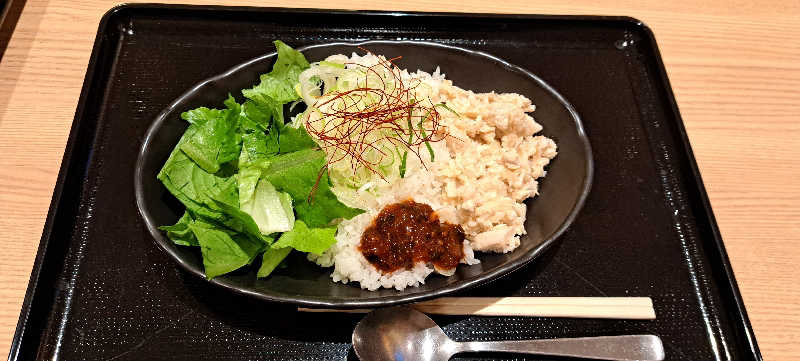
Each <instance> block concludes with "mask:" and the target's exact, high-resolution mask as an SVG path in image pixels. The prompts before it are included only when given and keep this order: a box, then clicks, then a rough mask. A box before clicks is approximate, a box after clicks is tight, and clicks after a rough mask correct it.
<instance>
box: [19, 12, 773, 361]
mask: <svg viewBox="0 0 800 361" xmlns="http://www.w3.org/2000/svg"><path fill="white" fill-rule="evenodd" d="M148 9H151V10H167V11H170V10H171V11H176V10H189V11H198V12H200V11H206V12H213V11H233V12H277V13H290V12H291V13H310V14H311V13H328V14H333V15H335V14H350V15H353V14H356V15H366V16H369V15H383V16H386V15H393V16H411V17H431V16H434V17H436V16H441V17H469V18H509V19H523V20H570V21H600V22H603V21H605V22H616V23H623V24H625V23H627V24H628V25H630V26H633V27H636V28H638V29H639V30H640V31H641V32H642V33H643V34H644V35H645V36H646V37H647V41H648V42H649V44H650V51H652V53H653V55H654V59H653V60H654V61H655V65H656V69H655V70H656V71H657V72H658V76H659V78H660V80H661V81H662V82H663V83H664V91H665V92H666V95H667V101H668V103H669V111H671V113H672V116H673V118H674V120H675V125H676V126H677V130H678V133H680V138H681V144H682V145H683V147H684V150H685V151H686V156H687V159H688V162H689V167H690V169H691V172H692V175H693V176H694V181H695V185H696V187H697V191H698V192H699V195H700V198H701V199H700V202H701V204H702V205H703V215H704V216H705V217H706V219H707V220H708V225H709V228H710V230H711V233H712V236H713V238H714V242H713V246H714V251H716V252H717V254H718V256H719V258H720V260H719V261H720V266H721V268H722V271H723V274H722V275H720V276H721V277H720V278H722V280H721V281H725V282H724V285H722V286H725V287H720V289H719V291H720V293H722V294H723V296H726V295H725V293H728V294H727V296H729V297H731V299H732V301H733V306H734V310H733V311H735V315H734V316H735V317H732V318H734V323H735V326H736V328H739V329H740V330H741V331H742V332H743V337H744V341H745V342H746V345H744V346H746V347H747V350H744V351H745V352H747V353H748V355H747V356H752V359H753V360H756V361H762V360H763V358H762V355H761V352H760V350H759V347H758V343H757V341H756V338H755V334H754V332H753V328H752V325H751V323H750V320H749V317H748V316H747V311H746V309H745V306H744V301H743V300H742V296H741V293H740V291H739V287H738V284H737V283H736V278H735V276H734V273H733V269H732V267H731V264H730V259H729V258H728V254H727V252H726V250H725V246H724V244H723V241H722V235H721V233H720V230H719V227H718V225H717V221H716V218H715V217H714V214H713V211H712V207H711V202H710V199H709V197H708V193H707V192H706V188H705V185H704V183H703V180H702V177H701V174H700V169H699V167H698V165H697V161H696V159H695V157H694V152H693V151H692V147H691V144H690V142H689V137H688V134H687V132H686V128H685V125H684V122H683V117H681V115H680V111H679V109H678V104H677V101H676V99H675V95H674V92H673V90H672V85H671V83H670V81H669V77H668V76H667V72H666V68H665V65H664V62H663V60H662V57H661V52H660V51H659V48H658V45H657V43H656V38H655V34H654V33H653V30H652V28H650V27H649V26H648V25H646V24H645V23H644V22H642V21H641V20H639V19H637V18H634V17H630V16H614V15H611V16H609V15H557V14H554V15H543V14H498V13H459V12H416V11H385V10H348V9H319V8H282V7H255V6H223V5H183V4H158V3H139V4H130V3H122V4H119V5H116V6H114V7H112V8H110V9H109V10H108V11H106V13H105V14H104V15H103V16H102V18H101V19H100V22H99V24H98V29H97V34H96V35H95V41H94V43H93V45H92V52H91V55H90V58H89V62H88V64H87V67H86V75H85V76H84V81H83V85H82V87H81V92H80V97H79V98H78V103H77V107H76V110H75V115H74V117H73V121H72V125H71V127H70V133H69V136H68V138H67V143H66V145H65V147H64V155H63V156H62V159H61V165H60V167H59V172H58V177H57V178H56V183H55V186H54V189H53V196H52V198H51V201H50V205H49V207H48V212H47V217H46V218H45V223H44V226H43V228H42V236H41V239H40V241H39V247H38V249H37V252H36V257H35V258H34V264H33V267H32V270H31V275H30V278H29V281H28V287H27V289H26V291H25V296H24V298H23V302H22V306H21V309H20V316H19V319H18V322H17V326H16V329H15V332H14V336H13V338H12V340H11V348H10V350H9V353H8V360H9V361H16V360H20V358H19V357H20V351H21V349H22V345H23V341H24V340H23V336H24V333H25V330H26V329H27V326H28V320H29V319H30V316H31V307H32V304H33V300H34V296H35V293H36V290H37V288H38V283H39V280H40V277H41V270H42V265H43V261H44V258H45V255H46V252H47V248H48V245H49V240H50V236H51V233H52V228H53V224H54V222H55V216H56V211H57V209H58V206H59V205H60V201H61V198H62V194H63V190H64V184H65V183H66V182H65V180H66V178H67V175H68V173H69V170H70V169H69V168H70V165H71V164H72V160H73V157H72V153H73V150H74V148H75V146H76V143H77V135H78V129H79V128H80V125H81V124H82V123H83V122H85V120H83V118H84V113H85V112H86V111H87V108H86V106H87V105H86V104H87V102H88V93H89V91H90V89H91V88H92V86H93V84H95V83H96V81H97V80H98V79H99V78H98V77H99V76H101V74H98V73H97V72H96V65H97V63H98V61H99V58H100V55H101V54H100V52H101V50H103V49H102V45H103V40H104V36H105V32H106V30H107V27H108V24H109V22H110V21H111V20H112V19H113V18H114V17H116V16H122V15H124V12H126V11H137V10H139V11H141V10H148ZM734 336H736V335H734Z"/></svg>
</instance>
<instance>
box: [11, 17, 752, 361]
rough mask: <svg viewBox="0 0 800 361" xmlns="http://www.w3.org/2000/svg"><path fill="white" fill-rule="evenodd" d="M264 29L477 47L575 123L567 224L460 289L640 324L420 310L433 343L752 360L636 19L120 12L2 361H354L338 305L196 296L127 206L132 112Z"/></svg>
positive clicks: (198, 284)
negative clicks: (634, 345) (580, 305)
mask: <svg viewBox="0 0 800 361" xmlns="http://www.w3.org/2000/svg"><path fill="white" fill-rule="evenodd" d="M276 38H280V39H283V40H285V41H287V42H288V43H290V44H293V45H305V44H314V43H320V42H330V41H362V40H369V39H397V38H402V39H410V40H426V41H435V42H439V43H444V44H452V45H458V46H462V47H467V48H471V49H478V50H482V51H486V52H488V53H491V54H494V55H497V56H499V57H501V58H503V59H506V60H508V61H509V62H511V63H513V64H517V65H520V66H522V67H524V68H526V69H528V70H530V71H531V72H533V73H535V74H537V75H539V76H541V77H542V78H543V79H544V80H545V81H546V82H547V83H549V84H551V85H552V86H553V87H554V88H556V89H558V90H559V92H561V93H562V94H563V95H564V96H565V98H567V99H569V100H570V102H571V103H572V104H573V105H574V106H575V108H576V110H577V111H578V113H579V114H581V117H582V119H583V122H584V126H585V129H586V132H587V134H588V135H589V138H590V140H591V142H592V148H593V151H594V160H595V171H596V172H595V178H594V179H595V181H594V183H593V186H592V192H591V194H590V195H589V198H588V199H587V202H586V205H585V206H584V209H583V211H582V212H581V213H580V216H579V217H578V218H577V219H576V220H575V222H574V223H573V225H572V227H570V229H569V230H568V231H567V232H565V233H564V235H563V236H562V237H561V238H560V240H559V241H558V242H557V243H556V244H554V246H553V247H551V248H550V249H548V250H547V251H546V252H545V253H544V254H542V255H541V256H540V257H539V258H537V259H536V261H535V262H532V263H531V264H529V265H528V266H525V267H523V268H522V269H520V270H518V271H517V272H514V273H512V274H510V275H508V276H506V277H503V278H501V279H499V280H497V281H494V282H491V283H489V284H487V285H485V286H481V287H478V288H475V289H473V290H470V291H469V292H465V293H460V294H463V295H470V296H505V295H518V296H543V295H546V296H603V295H606V296H650V297H652V298H653V301H654V304H655V308H656V314H657V317H658V318H657V319H656V320H654V321H618V320H567V319H550V318H519V317H439V318H436V321H437V322H438V323H439V324H440V325H442V326H443V328H444V330H445V333H447V334H448V335H449V336H450V337H452V338H453V339H455V340H467V339H479V340H500V339H525V338H541V337H577V336H595V335H615V334H638V333H652V334H656V335H658V336H660V337H661V338H662V339H663V341H664V344H665V348H666V354H667V359H668V360H760V355H759V353H758V349H757V346H756V344H755V340H754V339H753V335H752V331H751V329H750V327H749V324H748V321H747V317H746V315H745V312H744V308H743V307H742V304H741V300H740V298H739V294H738V291H737V289H736V284H735V281H734V280H733V276H732V273H731V272H730V267H729V265H728V261H727V257H726V255H725V252H724V248H723V247H722V243H721V239H720V236H719V232H718V231H717V228H716V225H715V223H714V219H713V214H712V213H711V210H710V207H709V204H708V200H707V197H706V195H705V191H704V190H703V186H702V182H701V180H700V178H699V173H698V172H697V168H696V165H695V163H694V160H693V158H692V154H691V150H690V148H689V146H688V142H687V140H686V136H685V132H684V129H683V125H682V123H681V119H680V116H679V114H678V112H677V108H676V107H675V103H674V99H673V97H672V94H671V91H670V88H669V83H668V81H667V79H666V76H665V73H664V69H663V65H662V64H661V61H660V58H659V55H658V51H657V48H656V46H655V42H654V40H653V38H652V35H651V33H650V32H649V30H648V29H647V28H646V27H644V26H643V25H641V24H639V23H637V22H636V21H634V20H631V19H628V18H599V17H540V16H512V15H502V16H490V15H488V16H487V15H481V16H479V15H461V14H454V15H441V14H407V15H404V16H396V14H383V13H351V12H315V11H294V10H276V9H226V8H183V7H163V6H150V7H138V6H132V7H126V8H121V9H118V10H116V11H114V12H113V13H111V14H110V15H109V16H108V17H107V18H106V19H105V21H104V22H103V23H102V24H101V25H100V31H99V34H98V37H97V42H96V46H95V49H94V52H93V55H92V60H91V63H90V65H89V70H88V72H87V77H86V82H85V86H84V89H83V93H82V96H81V100H80V103H79V105H78V110H77V113H76V117H75V122H74V123H73V128H72V132H71V134H70V139H69V141H68V144H67V149H66V151H65V156H64V160H63V162H62V168H61V172H60V174H59V181H58V183H57V186H56V189H55V192H54V195H53V202H52V204H51V208H50V213H49V215H48V219H47V223H46V225H45V230H44V233H43V235H42V243H41V246H40V249H39V253H38V255H37V260H36V264H35V267H34V270H33V274H32V276H31V284H30V287H29V289H28V293H27V295H26V298H25V303H24V305H23V310H22V313H21V316H20V323H19V325H18V328H17V333H16V335H15V338H14V342H13V346H12V350H11V354H10V359H11V360H110V359H113V360H165V359H170V360H342V359H346V358H349V359H354V358H353V357H354V355H353V353H352V349H351V347H350V334H351V332H352V329H353V326H354V325H355V323H356V322H357V321H358V319H359V318H360V317H359V316H358V315H352V314H333V315H323V314H303V313H297V312H295V310H294V308H293V307H291V306H286V305H281V304H277V303H270V302H264V301H260V300H256V299H253V298H250V297H245V296H241V295H236V294H234V293H231V292H229V291H227V290H223V289H221V288H219V287H210V286H209V285H208V283H206V282H205V281H202V280H200V279H198V278H196V277H194V276H192V275H190V274H189V273H187V272H185V271H182V269H181V268H180V267H178V266H176V265H175V263H174V262H172V260H171V259H170V258H169V256H168V255H167V254H166V253H164V252H163V251H162V250H160V249H159V248H158V247H157V246H156V244H155V243H154V242H153V241H152V237H151V235H150V234H149V232H148V231H147V229H146V227H145V225H144V224H143V222H142V220H141V217H139V216H138V214H137V209H136V206H135V197H134V192H133V168H134V165H135V162H136V156H137V152H138V150H139V147H140V145H141V142H142V140H143V137H144V134H145V132H146V130H147V127H148V126H149V125H150V124H151V123H152V120H153V119H154V118H155V117H156V116H157V115H158V114H159V112H161V111H162V110H163V109H164V107H166V106H167V105H168V104H169V103H170V102H171V101H173V100H174V99H175V98H176V97H178V96H179V95H180V94H182V93H183V92H184V91H185V90H186V89H188V88H189V87H190V86H192V85H193V84H196V83H197V82H199V81H201V80H203V79H206V78H208V77H211V76H214V75H216V74H219V73H221V72H223V71H225V70H226V69H228V68H230V67H231V66H232V65H235V64H239V63H241V62H243V61H246V60H248V59H251V58H254V57H256V56H259V55H260V54H264V53H267V52H269V51H271V47H272V45H271V44H270V42H271V41H272V40H273V39H276ZM472 357H473V356H470V355H465V356H464V357H462V358H461V359H472ZM482 359H492V360H497V359H517V360H519V359H527V358H522V357H514V356H512V355H486V356H483V355H482ZM530 359H534V358H530ZM537 359H541V358H537Z"/></svg>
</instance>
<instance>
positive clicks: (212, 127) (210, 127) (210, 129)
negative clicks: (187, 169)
mask: <svg viewBox="0 0 800 361" xmlns="http://www.w3.org/2000/svg"><path fill="white" fill-rule="evenodd" d="M225 104H226V105H227V106H228V107H229V109H226V110H223V111H218V112H211V111H208V112H204V113H203V114H204V116H206V115H208V116H210V115H212V113H213V114H216V115H217V116H215V117H212V118H205V119H204V120H205V121H204V122H202V123H200V122H197V121H198V119H200V118H192V117H188V118H190V119H194V120H195V121H196V122H197V123H195V124H192V127H196V129H195V131H193V132H192V133H191V135H190V136H189V137H186V136H185V135H184V138H185V139H183V140H182V144H181V145H180V148H181V150H182V151H183V152H184V153H186V155H187V156H188V157H189V158H191V159H192V160H193V161H194V162H195V163H197V165H199V166H200V167H201V168H203V170H205V171H207V172H209V173H216V172H218V171H219V170H220V166H221V165H222V164H223V163H226V162H229V161H232V160H234V159H236V158H237V157H238V156H239V151H240V146H241V144H240V143H241V142H240V139H239V137H238V136H237V129H238V126H239V125H238V124H239V116H240V113H241V109H240V108H239V104H237V103H236V101H234V100H233V98H231V97H229V98H228V100H226V101H225ZM231 107H232V108H231Z"/></svg>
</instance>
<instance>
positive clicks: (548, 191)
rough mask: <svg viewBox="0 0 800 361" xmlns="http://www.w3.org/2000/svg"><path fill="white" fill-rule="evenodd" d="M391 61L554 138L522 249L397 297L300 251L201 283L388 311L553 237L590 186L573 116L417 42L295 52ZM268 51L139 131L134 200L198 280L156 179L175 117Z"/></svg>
mask: <svg viewBox="0 0 800 361" xmlns="http://www.w3.org/2000/svg"><path fill="white" fill-rule="evenodd" d="M359 46H360V47H363V48H366V49H368V50H369V51H371V52H373V53H376V54H382V55H386V56H387V57H394V56H398V55H402V56H403V58H402V59H401V60H400V61H398V62H397V64H398V65H399V66H400V67H401V68H408V69H409V70H412V71H413V70H415V69H422V70H424V71H428V72H432V71H433V70H434V69H435V68H436V66H441V69H442V72H443V73H445V74H446V75H447V78H448V79H450V80H452V81H453V83H454V84H455V85H457V86H459V87H461V88H465V89H470V90H473V91H475V92H490V91H496V92H513V93H520V94H523V95H525V96H527V97H529V98H530V99H532V100H533V103H534V104H536V111H535V112H534V117H535V118H536V121H537V122H539V123H540V124H542V125H543V126H544V130H543V132H542V133H541V134H544V135H546V136H548V137H550V138H552V139H554V140H555V141H556V143H557V144H558V156H556V158H555V159H554V160H553V161H552V162H551V163H550V165H549V166H548V168H547V169H548V173H547V177H545V178H544V179H543V180H542V181H541V182H540V195H539V196H537V197H536V198H534V199H529V200H527V201H526V204H527V207H528V213H527V219H526V221H525V228H526V230H527V232H528V234H526V235H525V236H523V237H522V244H521V245H520V247H519V248H517V249H516V250H515V251H513V252H510V253H507V254H482V253H478V254H477V257H478V258H479V259H480V260H481V263H480V264H477V265H473V266H465V265H460V266H459V268H458V270H457V271H456V273H455V275H453V276H451V277H443V276H438V275H432V276H430V277H428V279H427V280H426V283H425V284H424V285H421V286H419V287H409V288H406V289H405V290H403V291H397V290H394V289H389V290H386V289H381V290H378V291H372V292H371V291H367V290H363V289H361V288H360V287H359V286H358V284H356V283H351V284H346V285H345V284H341V283H334V282H333V281H332V280H331V278H330V272H331V269H326V268H321V267H318V266H317V265H315V264H313V263H311V262H308V261H306V260H305V256H304V255H302V254H299V252H294V253H292V256H290V257H289V258H288V259H287V262H288V265H289V267H288V268H285V269H282V270H277V271H275V272H274V273H273V274H272V275H270V277H268V278H266V279H256V275H255V271H256V270H255V269H254V267H249V268H245V269H243V270H240V271H237V272H233V273H230V274H227V275H224V276H220V277H217V278H215V279H213V280H210V281H209V282H210V283H212V284H215V285H219V286H222V287H225V288H227V289H230V290H233V291H236V292H240V293H243V294H247V295H251V296H254V297H257V298H261V299H264V300H268V301H278V302H289V303H294V304H298V305H302V306H311V307H314V306H316V307H332V308H357V307H375V306H388V305H395V304H401V303H407V302H413V301H421V300H424V299H429V298H433V297H439V296H443V295H447V294H451V293H453V292H456V291H461V290H465V289H468V288H470V287H474V286H476V285H479V284H482V283H485V282H488V281H491V280H494V279H496V278H498V277H500V276H503V275H505V274H508V273H509V272H512V271H514V270H516V269H518V268H520V267H522V266H523V265H525V264H526V263H528V262H530V261H531V260H533V259H534V258H535V257H536V256H538V255H539V254H541V253H542V252H543V251H544V250H545V249H546V248H547V247H548V246H550V245H551V244H552V243H553V242H554V241H555V240H556V239H557V238H558V236H560V235H561V234H562V233H563V232H564V231H565V230H566V229H567V227H569V225H570V224H571V223H572V221H573V220H574V219H575V217H576V215H577V213H578V212H579V211H580V209H581V207H582V206H583V203H584V201H585V200H586V197H587V195H588V193H589V189H590V187H591V182H592V174H593V162H592V153H591V148H590V146H589V140H588V139H587V137H586V134H585V133H584V130H583V126H582V124H581V121H580V118H579V117H578V114H577V113H576V112H575V109H573V107H572V106H571V105H570V104H569V103H568V102H567V101H566V100H565V99H564V98H563V97H562V96H561V95H560V94H558V92H556V91H555V90H554V89H553V88H552V87H550V86H549V85H547V84H546V83H545V82H544V81H542V80H541V79H539V78H538V77H537V76H535V75H533V74H531V73H530V72H528V71H527V70H525V69H522V68H520V67H518V66H515V65H512V64H509V63H507V62H505V61H503V60H501V59H498V58H496V57H494V56H492V55H489V54H486V53H483V52H479V51H473V50H468V49H463V48H459V47H454V46H449V45H442V44H437V43H427V42H415V41H367V42H362V43H353V44H351V43H330V44H320V45H313V46H308V47H304V48H301V49H299V50H300V51H302V52H303V54H304V55H305V56H306V58H307V59H309V61H319V60H322V59H324V58H325V57H327V56H328V55H331V54H338V53H342V54H350V53H351V52H362V50H360V49H358V47H359ZM275 55H276V54H275V53H272V54H268V55H264V56H262V57H259V58H256V59H253V60H250V61H248V62H246V63H243V64H241V65H238V66H236V67H234V68H232V69H230V70H228V71H227V72H225V73H223V74H220V75H218V76H215V77H213V78H210V79H208V80H205V81H203V82H201V83H199V84H198V85H196V86H194V87H193V88H192V89H190V90H189V91H187V92H186V93H184V94H183V95H181V96H180V97H179V98H178V99H176V100H175V101H174V102H173V103H172V104H171V105H170V106H169V107H167V108H166V109H165V110H164V111H163V112H161V114H159V116H158V117H157V118H156V120H155V121H154V122H153V124H152V125H151V126H150V128H149V129H148V131H147V134H146V136H145V139H144V142H143V144H142V147H141V150H140V152H139V158H138V160H137V164H136V170H135V179H134V183H135V191H136V203H137V206H138V208H139V212H140V213H141V215H142V217H143V218H144V221H145V224H146V225H147V228H148V230H149V231H150V233H151V234H152V235H153V238H155V241H156V243H157V244H158V245H159V246H160V247H161V248H162V249H164V250H165V251H166V252H167V253H168V254H169V255H170V256H172V258H174V259H175V260H176V261H177V262H178V264H179V265H180V266H181V267H183V268H184V269H185V270H187V271H189V272H190V273H192V274H194V275H196V276H198V277H202V278H204V279H205V275H204V273H203V262H202V259H201V255H200V252H198V251H197V250H196V249H193V248H189V247H180V246H176V245H175V244H173V243H172V242H171V241H170V240H169V239H167V238H166V237H165V235H164V234H163V233H162V232H161V231H159V230H158V228H157V227H158V226H160V225H166V224H173V223H174V222H175V221H176V220H177V219H178V217H179V216H180V215H181V214H182V213H183V208H182V206H181V205H180V203H178V202H177V200H174V198H173V197H172V195H170V194H169V193H168V192H167V190H166V188H165V187H164V186H163V185H162V184H161V182H160V181H159V180H158V179H156V175H157V174H158V171H159V170H160V169H161V167H162V166H163V164H164V162H165V161H166V159H167V157H168V156H169V153H170V152H171V151H172V149H173V148H174V147H175V144H176V143H177V142H178V139H180V137H181V135H182V134H183V132H184V131H185V130H186V127H187V126H188V125H187V123H186V122H184V121H183V120H181V119H180V113H181V112H183V111H185V110H188V109H192V108H196V107H199V106H214V105H218V106H221V104H222V100H223V99H225V98H226V96H227V94H228V93H231V94H234V95H238V93H239V92H240V90H241V89H244V88H249V87H252V86H253V85H254V84H255V83H257V82H258V77H259V75H260V74H263V73H266V72H269V70H270V69H271V68H272V63H273V62H274V58H275Z"/></svg>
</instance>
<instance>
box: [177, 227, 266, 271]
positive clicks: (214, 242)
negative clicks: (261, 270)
mask: <svg viewBox="0 0 800 361" xmlns="http://www.w3.org/2000/svg"><path fill="white" fill-rule="evenodd" d="M189 228H190V229H191V230H192V232H193V233H194V235H195V237H197V240H198V243H199V244H200V251H201V252H202V254H203V267H204V268H205V272H206V277H207V278H208V279H212V278H214V277H216V276H219V275H222V274H225V273H228V272H231V271H234V270H237V269H239V268H240V267H242V266H244V265H247V264H250V263H251V262H252V261H253V259H255V257H256V256H258V254H259V253H260V252H261V251H262V250H263V249H264V247H263V246H262V245H259V244H258V242H254V241H253V240H251V239H249V238H248V237H246V236H243V235H241V234H237V233H232V234H231V233H228V232H225V231H224V230H221V229H219V227H217V226H216V225H214V224H211V223H206V222H202V221H195V222H193V223H191V224H190V225H189Z"/></svg>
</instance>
